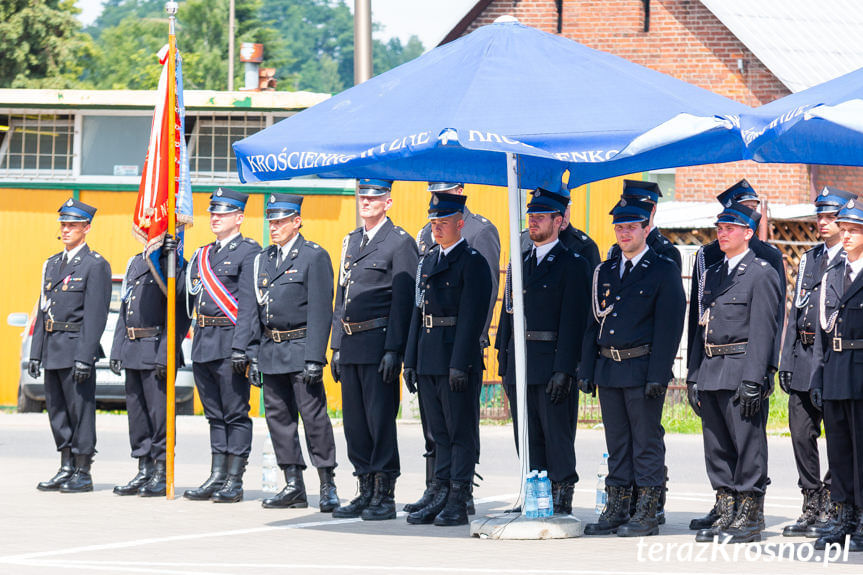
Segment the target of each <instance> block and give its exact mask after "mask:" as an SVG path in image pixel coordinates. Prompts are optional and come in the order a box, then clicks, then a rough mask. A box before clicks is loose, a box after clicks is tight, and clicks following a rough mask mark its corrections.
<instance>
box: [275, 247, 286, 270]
mask: <svg viewBox="0 0 863 575" xmlns="http://www.w3.org/2000/svg"><path fill="white" fill-rule="evenodd" d="M284 262H285V254H284V252H282V248H279V251H278V253H277V254H276V267H277V268H278V267H281V266H282V264H283V263H284Z"/></svg>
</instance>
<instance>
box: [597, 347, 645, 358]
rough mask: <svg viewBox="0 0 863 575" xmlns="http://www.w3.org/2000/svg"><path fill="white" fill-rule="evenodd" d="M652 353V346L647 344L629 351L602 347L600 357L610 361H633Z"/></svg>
mask: <svg viewBox="0 0 863 575" xmlns="http://www.w3.org/2000/svg"><path fill="white" fill-rule="evenodd" d="M649 353H650V344H649V343H646V344H644V345H639V346H638V347H631V348H629V349H617V348H615V347H600V348H599V355H601V356H602V357H607V358H608V359H613V360H614V361H618V362H620V361H623V360H624V359H633V358H636V357H643V356H645V355H647V354H649Z"/></svg>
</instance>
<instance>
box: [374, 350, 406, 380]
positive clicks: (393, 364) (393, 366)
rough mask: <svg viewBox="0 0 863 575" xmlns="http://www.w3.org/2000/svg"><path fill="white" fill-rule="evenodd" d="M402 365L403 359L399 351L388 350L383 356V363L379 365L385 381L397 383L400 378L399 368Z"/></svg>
mask: <svg viewBox="0 0 863 575" xmlns="http://www.w3.org/2000/svg"><path fill="white" fill-rule="evenodd" d="M401 367H402V360H401V358H400V357H399V354H398V352H397V351H387V352H385V353H384V356H383V357H382V358H381V364H380V365H379V366H378V371H379V372H380V374H381V377H382V378H383V380H384V383H395V382H396V381H398V378H399V370H400V369H401Z"/></svg>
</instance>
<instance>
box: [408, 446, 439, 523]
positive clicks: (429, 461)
mask: <svg viewBox="0 0 863 575" xmlns="http://www.w3.org/2000/svg"><path fill="white" fill-rule="evenodd" d="M434 465H435V458H434V457H426V490H425V491H424V492H423V495H422V497H420V498H419V499H418V500H417V501H415V502H413V503H408V504H407V505H405V506H404V507H403V508H402V509H404V510H405V511H407V512H408V513H413V512H414V511H419V510H420V509H422V508H423V507H425V506H426V505H428V504H429V503H431V501H432V499H434V494H435V492H434V490H433V489H432V488H431V486H432V483H434V480H435V478H434Z"/></svg>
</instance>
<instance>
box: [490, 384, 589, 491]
mask: <svg viewBox="0 0 863 575" xmlns="http://www.w3.org/2000/svg"><path fill="white" fill-rule="evenodd" d="M504 389H505V390H506V395H507V397H508V398H509V410H510V413H511V414H512V426H513V429H514V430H515V433H516V442H515V447H516V450H518V400H517V397H516V388H515V385H512V384H509V383H505V384H504ZM577 412H578V390H577V389H574V390H572V392H570V394H569V395H568V396H567V398H566V399H565V400H563V401H561V402H560V403H556V404H555V403H552V402H551V400H550V399H549V396H548V394H547V393H546V392H545V386H544V385H528V386H527V434H528V450H529V453H530V468H531V469H545V470H547V471H548V478H549V479H550V480H551V481H554V482H567V483H575V482H577V481H578V473H576V472H575V430H574V428H573V425H572V417H573V413H577Z"/></svg>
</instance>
